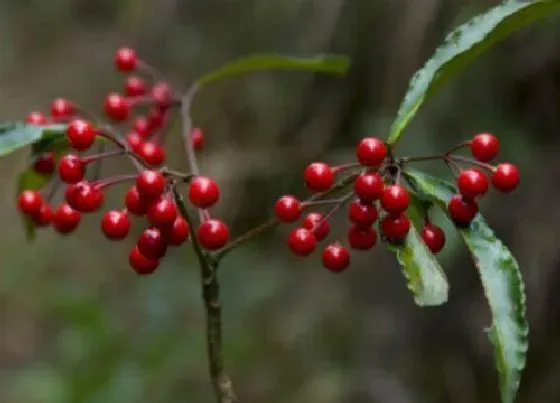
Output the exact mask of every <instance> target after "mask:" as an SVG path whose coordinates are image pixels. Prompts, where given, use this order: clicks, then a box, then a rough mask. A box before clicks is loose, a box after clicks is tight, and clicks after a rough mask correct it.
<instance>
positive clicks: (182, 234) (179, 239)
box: [165, 217, 190, 246]
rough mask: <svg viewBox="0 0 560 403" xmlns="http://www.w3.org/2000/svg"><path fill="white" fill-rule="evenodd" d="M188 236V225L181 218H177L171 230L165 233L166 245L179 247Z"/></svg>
mask: <svg viewBox="0 0 560 403" xmlns="http://www.w3.org/2000/svg"><path fill="white" fill-rule="evenodd" d="M189 234H190V228H189V224H188V223H187V221H186V220H185V219H184V218H183V217H177V218H176V219H175V221H174V222H173V225H172V226H171V228H169V229H168V230H166V232H165V235H166V237H167V243H169V245H172V246H179V245H181V244H183V242H185V241H186V240H187V239H188V238H189Z"/></svg>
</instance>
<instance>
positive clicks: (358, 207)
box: [348, 199, 378, 227]
mask: <svg viewBox="0 0 560 403" xmlns="http://www.w3.org/2000/svg"><path fill="white" fill-rule="evenodd" d="M377 217H378V212H377V207H375V205H373V204H371V203H364V202H362V201H361V200H360V199H356V200H354V201H353V202H352V203H350V207H349V208H348V219H349V220H350V221H352V222H353V223H354V224H356V225H359V226H361V227H367V226H371V225H372V224H373V223H374V222H375V221H377Z"/></svg>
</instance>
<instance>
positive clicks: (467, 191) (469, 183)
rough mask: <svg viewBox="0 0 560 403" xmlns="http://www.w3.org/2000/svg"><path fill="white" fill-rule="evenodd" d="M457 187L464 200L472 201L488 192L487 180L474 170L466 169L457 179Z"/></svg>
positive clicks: (478, 171) (483, 175) (481, 173)
mask: <svg viewBox="0 0 560 403" xmlns="http://www.w3.org/2000/svg"><path fill="white" fill-rule="evenodd" d="M457 187H458V188H459V192H460V193H461V194H462V195H463V196H464V197H465V198H467V199H474V198H476V197H477V196H482V195H484V194H485V193H486V192H487V191H488V178H487V177H486V175H485V174H484V173H483V172H481V171H480V170H478V169H476V168H472V169H467V170H465V171H463V172H461V173H460V174H459V176H458V177H457Z"/></svg>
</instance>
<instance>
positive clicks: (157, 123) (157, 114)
mask: <svg viewBox="0 0 560 403" xmlns="http://www.w3.org/2000/svg"><path fill="white" fill-rule="evenodd" d="M166 112H167V108H160V107H159V106H156V107H153V108H152V109H150V112H149V113H148V121H149V122H150V129H151V130H155V129H159V128H160V127H161V126H163V122H164V121H165V115H166Z"/></svg>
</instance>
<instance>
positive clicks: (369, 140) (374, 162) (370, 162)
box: [356, 137, 387, 167]
mask: <svg viewBox="0 0 560 403" xmlns="http://www.w3.org/2000/svg"><path fill="white" fill-rule="evenodd" d="M356 156H357V157H358V161H359V162H360V164H362V165H365V166H370V167H376V166H379V165H381V163H382V162H383V160H384V159H385V157H386V156H387V146H386V145H385V142H384V141H383V140H381V139H378V138H376V137H366V138H363V139H362V140H361V141H360V143H359V144H358V148H357V150H356Z"/></svg>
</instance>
